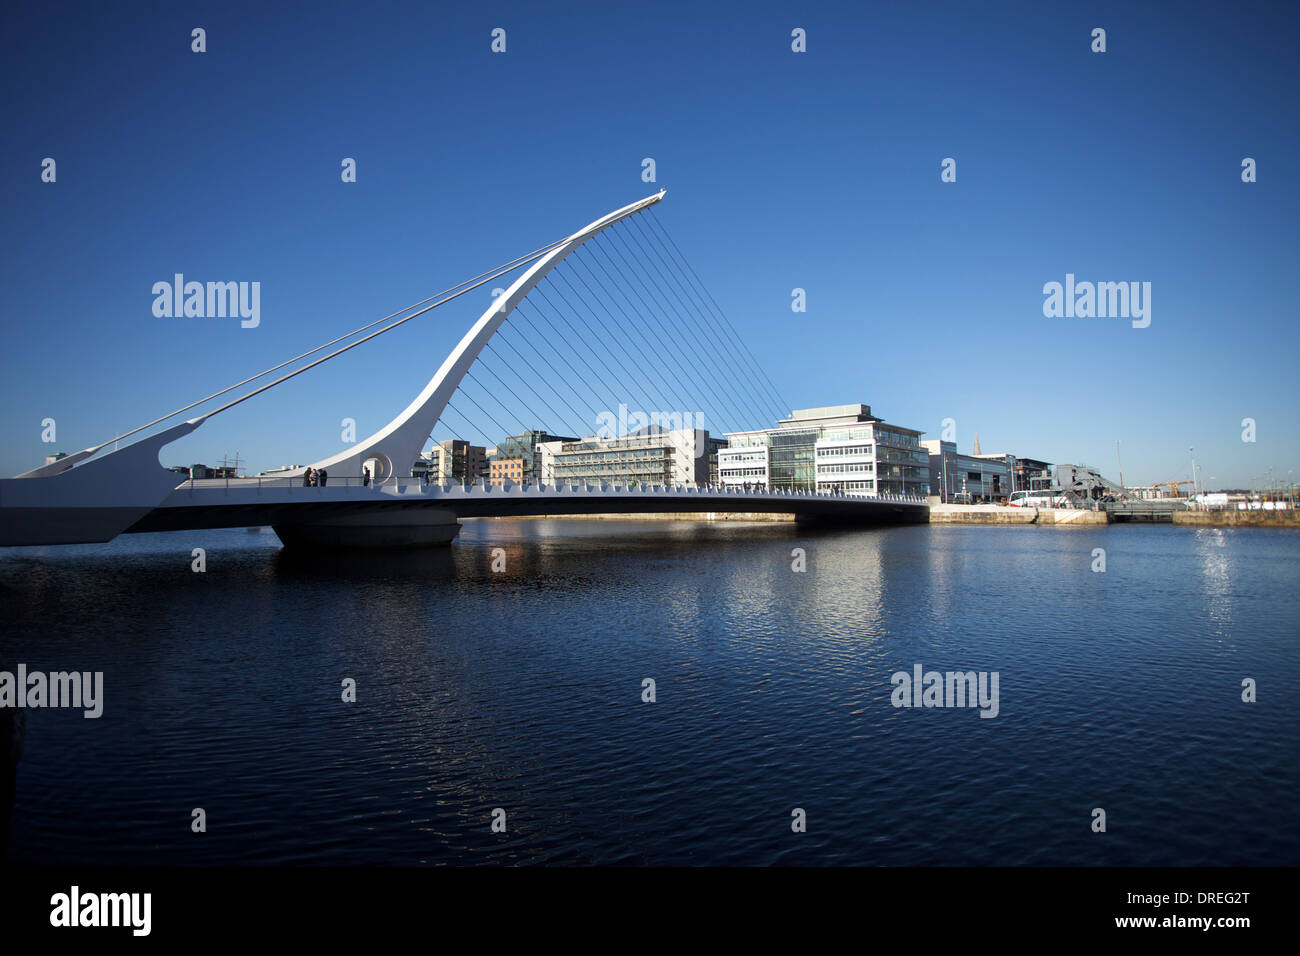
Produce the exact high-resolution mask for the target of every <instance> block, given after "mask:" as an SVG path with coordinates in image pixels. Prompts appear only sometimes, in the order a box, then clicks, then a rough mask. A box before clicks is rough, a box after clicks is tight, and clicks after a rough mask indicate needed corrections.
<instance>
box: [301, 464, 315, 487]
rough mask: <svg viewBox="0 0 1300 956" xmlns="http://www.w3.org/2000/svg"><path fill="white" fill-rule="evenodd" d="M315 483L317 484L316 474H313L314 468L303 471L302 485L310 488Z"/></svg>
mask: <svg viewBox="0 0 1300 956" xmlns="http://www.w3.org/2000/svg"><path fill="white" fill-rule="evenodd" d="M314 484H316V478H315V475H314V474H313V472H312V470H311V469H310V468H308V469H307V470H306V471H304V472H303V473H302V486H303V487H304V488H310V487H311V486H312V485H314Z"/></svg>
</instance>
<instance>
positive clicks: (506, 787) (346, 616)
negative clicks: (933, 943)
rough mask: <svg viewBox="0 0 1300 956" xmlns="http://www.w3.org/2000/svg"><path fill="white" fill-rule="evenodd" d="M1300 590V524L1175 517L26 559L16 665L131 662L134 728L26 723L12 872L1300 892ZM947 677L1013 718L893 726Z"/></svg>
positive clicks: (38, 714)
mask: <svg viewBox="0 0 1300 956" xmlns="http://www.w3.org/2000/svg"><path fill="white" fill-rule="evenodd" d="M194 547H205V548H207V551H208V553H207V571H206V573H203V574H196V573H193V572H192V571H191V570H190V562H191V560H192V559H191V556H190V551H191V548H194ZM495 547H500V548H503V549H504V551H505V558H506V570H505V572H503V573H493V572H492V571H491V570H490V565H491V561H492V555H491V549H492V548H495ZM794 547H802V548H804V549H805V550H806V553H807V572H806V573H794V572H792V571H791V561H792V558H791V549H792V548H794ZM1096 547H1104V548H1105V549H1106V560H1107V570H1106V572H1105V573H1093V572H1092V571H1091V570H1090V566H1091V565H1092V562H1093V558H1092V554H1091V552H1092V549H1093V548H1096ZM1298 569H1300V533H1297V532H1294V531H1287V530H1260V529H1245V530H1192V529H1185V528H1174V527H1162V526H1138V527H1134V526H1112V527H1109V528H1099V529H1095V530H1086V529H1050V528H1026V527H1014V528H1005V529H1002V528H994V527H938V526H936V527H925V526H922V527H909V528H899V529H892V530H865V531H862V530H859V531H843V532H834V531H832V532H817V533H814V532H809V531H806V530H801V529H798V528H796V527H795V526H793V525H754V524H733V523H723V524H717V525H707V524H700V523H681V524H676V523H668V522H638V523H618V522H609V521H546V522H529V521H522V520H520V521H515V520H511V521H480V522H467V523H466V527H465V530H464V532H463V534H462V536H461V538H460V540H459V541H458V543H457V544H456V545H455V546H454V547H453V548H451V549H449V550H444V551H442V552H437V553H424V554H415V555H411V554H407V555H401V556H382V557H377V556H374V555H348V556H344V557H338V558H326V559H321V560H301V559H295V558H294V557H293V556H291V555H290V554H288V553H286V552H282V551H281V550H280V548H279V546H278V542H277V540H276V539H275V537H274V536H273V535H272V534H271V533H270V532H269V531H266V532H263V533H261V534H250V533H247V532H245V531H243V530H238V531H214V532H193V533H181V534H175V535H151V536H129V537H124V538H121V539H119V540H118V541H116V542H113V543H111V544H107V545H102V546H87V547H73V548H64V549H11V550H7V551H4V552H0V609H2V610H3V637H2V638H0V665H2V666H3V667H6V668H13V667H14V666H15V665H16V664H17V663H18V662H23V663H26V664H27V665H28V668H29V669H33V670H34V669H43V670H47V671H48V670H64V669H77V670H91V671H94V670H102V671H104V672H105V678H104V680H105V698H106V702H105V708H104V715H103V717H102V718H100V719H99V720H86V719H84V718H83V717H82V716H81V714H80V712H78V711H67V710H41V711H29V712H28V714H27V718H28V720H27V732H26V741H25V754H24V757H23V760H22V762H21V763H20V764H19V769H18V776H17V789H16V806H15V810H14V813H13V818H12V820H11V823H10V840H11V844H10V853H9V857H10V861H11V862H12V863H18V864H76V863H113V864H159V863H166V864H215V863H236V864H241V863H267V864H270V863H322V864H343V863H394V864H413V863H478V862H483V863H487V862H492V863H653V864H705V863H708V864H770V863H803V864H826V863H829V864H846V863H852V864H927V865H928V864H1069V865H1076V864H1078V865H1087V864H1146V865H1171V864H1211V865H1212V864H1247V865H1249V864H1284V865H1296V864H1300V821H1298V817H1297V813H1296V805H1297V792H1298V789H1297V788H1298V787H1300V759H1297V758H1298V757H1300V743H1298V739H1300V738H1298V735H1297V731H1298V730H1300V709H1298V708H1297V701H1300V693H1298V692H1300V647H1298V646H1297V631H1298V630H1300V628H1298V627H1297V625H1298V623H1300V591H1298V589H1297V580H1298V578H1300V574H1298V573H1297V572H1298ZM917 663H920V664H922V665H923V666H924V668H925V669H927V670H929V669H935V670H941V671H947V670H962V671H966V670H975V671H997V672H998V673H999V678H1000V695H999V708H1000V713H999V714H998V716H997V717H996V718H994V719H981V718H980V717H979V716H978V711H977V710H974V709H957V708H932V709H899V708H895V707H893V706H891V703H890V694H891V690H892V687H891V684H890V675H891V674H892V673H894V672H895V671H898V670H905V671H909V672H910V671H911V670H912V668H913V665H914V664H917ZM349 677H350V678H353V679H355V680H356V681H357V685H358V700H357V702H356V703H355V704H347V703H343V702H342V701H341V699H340V697H341V690H340V684H341V681H342V680H343V679H344V678H349ZM646 677H651V678H653V679H654V680H655V681H656V684H657V687H656V691H657V702H656V703H653V704H649V703H643V702H642V700H641V692H642V679H643V678H646ZM1246 677H1251V678H1254V679H1255V680H1256V681H1257V682H1258V687H1259V690H1258V695H1259V700H1258V702H1257V703H1254V704H1247V703H1243V702H1242V700H1241V682H1242V679H1243V678H1246ZM195 807H202V808H204V810H205V811H206V813H207V821H208V832H206V833H203V834H195V833H192V832H191V830H190V821H191V810H192V809H193V808H195ZM496 807H501V808H504V809H505V810H506V813H507V817H506V819H507V831H506V832H505V833H493V832H492V831H491V829H490V821H491V813H492V810H493V809H494V808H496ZM795 807H800V808H803V809H804V810H805V811H806V813H807V832H806V833H794V832H792V831H791V826H790V822H791V811H792V809H793V808H795ZM1095 807H1101V808H1104V809H1105V811H1106V814H1107V832H1105V833H1094V832H1092V830H1091V827H1090V824H1091V821H1092V810H1093V808H1095Z"/></svg>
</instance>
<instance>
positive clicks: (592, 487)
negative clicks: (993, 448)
mask: <svg viewBox="0 0 1300 956" xmlns="http://www.w3.org/2000/svg"><path fill="white" fill-rule="evenodd" d="M217 488H221V489H226V490H230V489H236V490H241V489H257V490H259V491H262V490H276V491H286V492H288V493H289V494H295V493H299V492H301V493H302V494H303V495H319V494H320V493H321V492H322V491H328V490H329V489H331V488H370V489H373V490H374V491H375V492H376V493H379V492H384V493H388V494H392V493H397V494H399V495H403V496H406V495H412V494H421V495H423V494H426V493H427V494H437V495H455V494H544V493H547V492H555V493H574V492H577V493H589V492H599V493H604V494H628V495H632V494H636V495H668V494H673V495H709V496H712V495H730V496H736V497H747V498H767V499H770V498H780V499H791V498H822V499H827V500H834V501H861V502H869V501H870V502H879V503H882V504H906V505H924V504H925V503H926V499H925V497H924V496H918V495H850V494H844V493H843V492H840V493H836V492H831V491H814V490H806V489H791V488H745V487H742V486H739V485H731V484H725V485H723V484H702V485H700V484H692V483H681V484H653V483H636V484H632V483H624V482H573V481H559V482H510V481H507V482H505V483H502V484H491V483H489V482H485V481H483V480H479V481H476V482H474V483H472V484H468V485H466V484H462V483H461V482H437V481H429V482H426V481H425V480H424V479H423V477H411V476H390V477H389V478H387V479H384V480H383V481H373V480H368V479H365V478H359V477H352V476H348V477H337V478H336V477H334V476H332V475H331V476H327V478H326V481H325V483H324V484H320V483H317V484H304V483H303V479H302V476H301V475H298V476H281V475H254V476H252V477H248V478H189V479H186V480H185V481H183V482H182V483H181V484H180V485H179V486H178V490H188V491H189V492H190V493H191V494H193V493H194V492H195V491H203V490H209V489H217Z"/></svg>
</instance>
